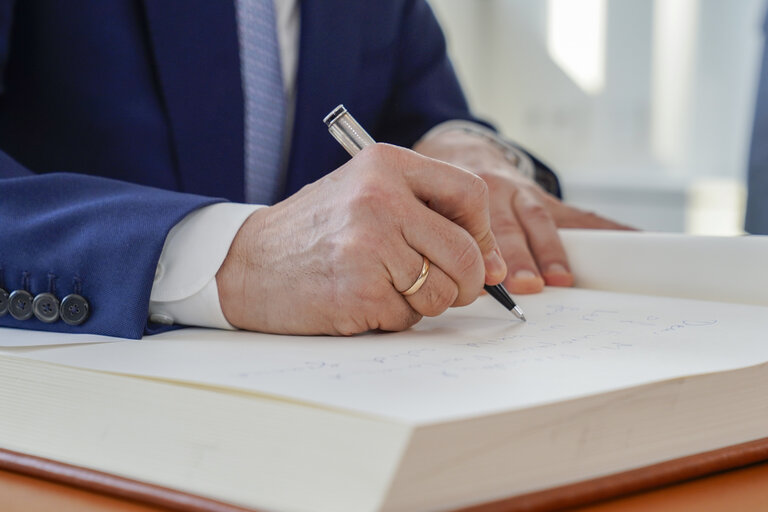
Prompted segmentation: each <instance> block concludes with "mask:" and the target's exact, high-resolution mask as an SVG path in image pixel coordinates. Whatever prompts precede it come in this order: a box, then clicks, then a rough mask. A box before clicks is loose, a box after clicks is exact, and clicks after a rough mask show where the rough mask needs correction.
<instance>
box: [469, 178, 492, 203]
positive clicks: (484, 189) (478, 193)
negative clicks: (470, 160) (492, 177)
mask: <svg viewBox="0 0 768 512" xmlns="http://www.w3.org/2000/svg"><path fill="white" fill-rule="evenodd" d="M468 175H469V181H468V183H467V188H466V198H467V205H468V207H469V209H472V210H474V209H481V208H486V207H487V205H488V183H486V182H485V180H484V179H482V178H481V177H479V176H476V175H474V174H468Z"/></svg>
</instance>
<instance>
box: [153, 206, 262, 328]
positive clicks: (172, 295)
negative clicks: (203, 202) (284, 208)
mask: <svg viewBox="0 0 768 512" xmlns="http://www.w3.org/2000/svg"><path fill="white" fill-rule="evenodd" d="M259 208H263V206H262V205H252V204H240V203H218V204H213V205H210V206H206V207H203V208H200V209H199V210H196V211H194V212H192V213H190V214H189V215H187V216H186V217H184V219H182V220H181V222H179V223H178V224H176V225H175V226H174V227H173V229H171V231H170V232H169V233H168V236H167V237H166V239H165V245H164V246H163V252H162V254H161V255H160V260H159V261H158V264H157V270H156V272H155V281H154V283H153V285H152V293H151V295H150V299H149V318H150V320H151V321H153V322H158V323H163V324H181V325H194V326H199V327H214V328H218V329H234V327H233V326H232V324H230V323H229V322H227V319H226V318H225V317H224V313H223V312H222V311H221V304H220V303H219V291H218V288H217V286H216V273H217V272H218V271H219V268H220V267H221V264H222V263H223V262H224V259H225V258H226V257H227V253H228V252H229V247H230V245H232V240H234V238H235V235H237V232H238V230H239V229H240V227H241V226H242V225H243V223H244V222H245V220H246V219H247V218H248V217H249V216H250V215H251V214H252V213H253V212H254V211H256V210H257V209H259Z"/></svg>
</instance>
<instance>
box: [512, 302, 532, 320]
mask: <svg viewBox="0 0 768 512" xmlns="http://www.w3.org/2000/svg"><path fill="white" fill-rule="evenodd" d="M512 313H514V314H515V316H516V317H517V318H519V319H520V320H522V321H523V322H527V321H528V320H527V319H526V318H525V314H523V310H522V309H520V306H515V307H514V308H512Z"/></svg>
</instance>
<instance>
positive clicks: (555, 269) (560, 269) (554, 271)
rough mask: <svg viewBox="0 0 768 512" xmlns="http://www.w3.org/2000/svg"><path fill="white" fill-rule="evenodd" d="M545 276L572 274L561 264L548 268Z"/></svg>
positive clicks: (554, 264)
mask: <svg viewBox="0 0 768 512" xmlns="http://www.w3.org/2000/svg"><path fill="white" fill-rule="evenodd" d="M545 274H570V272H568V271H567V270H566V269H565V267H564V266H563V265H561V264H560V263H553V264H551V265H550V266H548V267H547V271H546V272H545Z"/></svg>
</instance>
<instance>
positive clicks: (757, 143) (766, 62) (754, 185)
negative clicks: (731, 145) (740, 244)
mask: <svg viewBox="0 0 768 512" xmlns="http://www.w3.org/2000/svg"><path fill="white" fill-rule="evenodd" d="M766 34H768V16H766V19H765V21H764V22H763V35H764V36H765V35H766ZM747 191H748V193H749V194H748V196H747V212H746V219H745V222H744V229H745V230H746V231H747V232H748V233H752V234H755V235H768V40H766V41H764V42H763V59H762V64H761V67H760V82H759V84H758V87H757V102H756V104H755V119H754V124H753V126H752V144H751V147H750V151H749V167H748V170H747Z"/></svg>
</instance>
